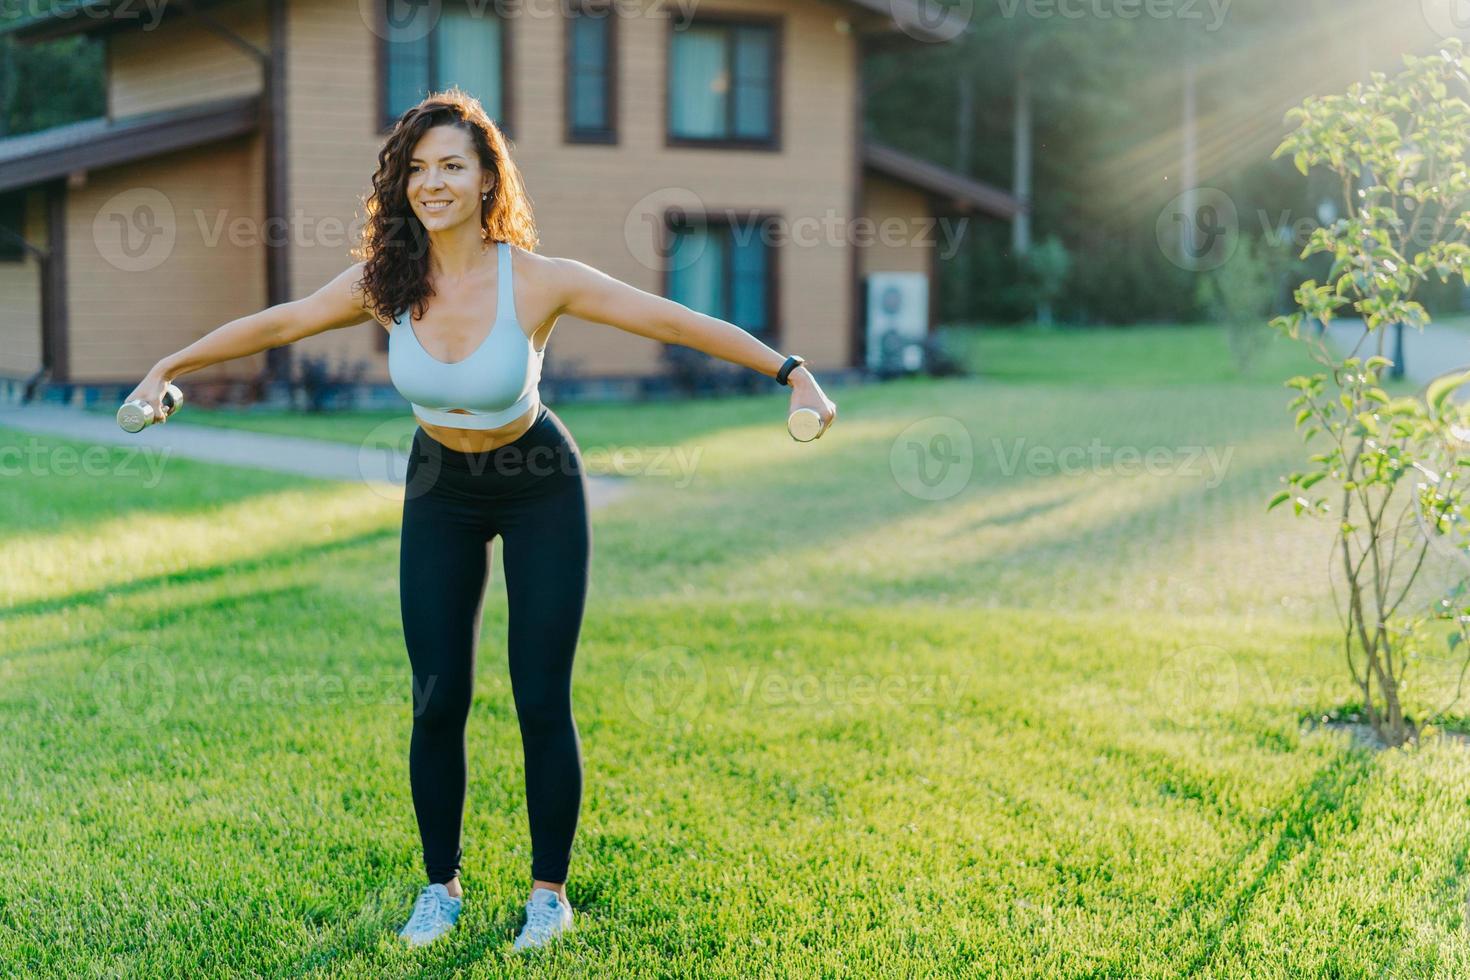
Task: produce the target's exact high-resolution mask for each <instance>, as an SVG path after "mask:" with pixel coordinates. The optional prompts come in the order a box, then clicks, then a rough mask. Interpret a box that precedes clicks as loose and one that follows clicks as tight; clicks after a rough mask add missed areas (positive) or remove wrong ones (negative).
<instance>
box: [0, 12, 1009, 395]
mask: <svg viewBox="0 0 1470 980" xmlns="http://www.w3.org/2000/svg"><path fill="white" fill-rule="evenodd" d="M906 2H908V0H712V2H711V4H710V5H709V6H706V5H705V4H702V3H701V4H698V5H697V6H696V5H693V4H691V5H689V6H687V7H675V6H655V5H650V4H642V5H639V4H633V3H629V2H627V0H619V2H617V3H616V4H612V5H611V6H609V0H570V3H569V2H568V0H515V2H514V3H511V2H510V0H496V2H495V3H491V2H489V0H443V3H442V6H441V4H440V3H437V2H436V3H431V4H427V5H419V6H417V7H413V6H404V5H396V4H394V3H393V2H392V0H378V2H376V3H375V2H374V0H362V2H360V3H350V2H345V0H176V2H174V3H170V4H165V5H164V6H161V7H154V6H151V5H138V4H128V3H126V2H118V0H82V2H80V3H77V4H73V5H71V6H62V7H58V8H57V9H55V10H52V11H50V12H48V13H45V14H42V15H39V16H36V17H33V18H30V19H27V20H23V21H18V22H13V23H10V24H7V25H4V26H3V27H0V32H3V33H9V34H11V35H12V36H13V37H15V38H16V39H18V40H20V41H22V42H26V43H32V42H41V41H45V40H48V39H52V38H56V37H60V36H63V35H67V34H71V33H75V32H82V31H86V32H91V33H94V34H96V35H98V36H99V38H100V40H101V41H102V43H104V44H105V45H106V75H107V78H106V82H107V102H106V104H107V108H108V111H107V115H106V116H105V117H104V118H99V119H94V120H87V121H84V122H78V123H74V124H69V125H64V126H59V127H54V128H52V129H48V130H45V131H41V132H37V133H30V134H26V135H22V136H16V137H11V138H8V139H4V140H0V391H6V392H8V393H9V394H10V395H11V396H12V397H15V396H16V395H17V393H21V392H24V397H29V396H30V394H31V392H33V391H36V390H39V391H40V392H41V393H42V394H43V395H44V396H45V397H48V398H59V399H68V400H74V401H84V402H90V401H92V400H94V399H97V398H110V397H114V396H117V395H119V394H120V393H126V391H128V390H131V388H132V386H133V385H135V384H136V383H137V381H138V379H140V378H141V377H142V376H143V374H144V373H145V372H146V371H147V370H148V368H149V367H151V366H152V364H153V363H154V362H155V361H156V360H157V359H158V358H159V357H161V356H163V355H164V354H166V353H168V352H170V351H172V350H175V349H178V348H181V347H184V346H186V345H187V344H189V343H191V342H193V341H194V340H196V339H197V338H199V337H201V336H203V335H204V334H205V333H207V332H209V331H210V330H212V329H214V328H215V327H217V326H219V325H221V324H223V323H226V322H228V321H230V320H232V319H234V318H236V317H240V316H244V315H246V314H249V313H252V312H255V311H257V310H260V309H262V308H265V307H267V306H271V305H274V304H277V303H282V302H286V301H289V300H291V299H295V298H299V297H302V296H306V295H309V294H310V293H311V292H313V291H314V290H316V289H317V288H318V287H319V286H320V285H321V284H323V283H325V282H327V281H328V280H330V279H331V278H332V277H333V276H335V275H337V274H338V273H339V272H341V271H342V269H343V268H345V267H346V266H347V265H349V264H351V261H352V259H351V257H350V256H349V254H348V253H349V250H350V249H351V248H352V247H353V246H354V245H355V244H356V243H357V240H358V230H359V228H360V226H361V222H362V221H363V219H364V215H363V211H362V208H361V201H362V198H363V197H364V196H365V195H366V193H367V192H368V190H369V189H370V177H371V174H372V172H373V170H374V168H375V166H376V162H377V153H378V150H379V149H380V147H381V145H382V141H383V139H384V137H385V136H386V134H387V132H388V130H389V129H390V128H391V126H392V123H393V121H394V120H395V119H396V118H397V117H398V115H399V114H400V113H401V112H402V111H403V110H404V109H406V108H408V107H409V106H411V105H412V104H414V103H415V102H416V101H417V100H418V99H419V98H421V97H422V96H423V95H424V94H425V93H426V92H428V91H430V90H434V89H441V88H446V87H448V86H450V85H458V86H459V87H460V88H462V89H464V90H466V91H468V92H470V93H471V94H473V95H475V96H476V97H478V98H479V99H480V101H481V102H482V104H483V105H484V106H485V108H486V110H487V111H488V112H489V113H490V115H491V116H492V117H493V118H495V119H496V121H497V122H498V123H499V124H500V125H501V126H502V128H503V129H504V130H505V132H506V135H507V137H508V138H509V139H510V140H511V143H512V151H513V153H514V154H515V156H516V160H517V162H518V164H519V165H520V167H521V169H522V171H523V174H524V176H525V179H526V183H527V190H528V192H529V194H530V196H531V199H532V205H533V207H534V209H535V214H536V219H537V225H538V229H539V231H540V234H541V244H540V247H539V250H540V251H543V252H546V253H548V254H554V255H563V256H568V257H571V258H577V259H581V260H582V261H585V262H587V263H588V264H589V265H592V266H595V267H597V268H599V269H602V270H603V271H605V272H607V273H608V274H609V275H612V276H615V277H617V278H619V279H622V280H624V281H626V282H629V283H631V284H633V285H635V286H638V287H640V288H642V289H646V290H648V291H650V292H656V293H660V294H662V295H666V296H670V297H671V298H674V299H677V300H679V301H680V302H683V303H685V304H686V305H688V306H690V307H692V308H695V309H699V310H702V311H704V312H707V313H710V314H712V315H715V316H719V317H722V318H724V319H727V320H730V321H731V322H734V323H737V324H739V325H740V326H742V327H744V328H746V329H748V330H751V331H752V332H753V333H755V334H756V335H758V336H760V337H761V338H762V339H763V340H764V341H766V342H767V343H768V344H770V345H771V346H772V347H774V348H776V349H778V350H781V351H785V352H797V353H801V354H803V355H805V356H806V357H807V358H808V359H809V361H810V362H811V364H812V365H813V368H814V370H816V371H818V372H819V373H821V374H823V376H832V375H834V374H835V375H837V376H839V377H852V376H861V375H862V374H864V373H866V372H867V370H868V365H869V363H870V360H871V351H870V350H869V348H870V347H871V346H872V345H871V342H870V334H871V329H870V328H871V321H872V319H873V317H872V316H871V315H870V314H871V313H872V312H873V311H871V310H868V309H867V308H868V307H869V306H870V305H871V304H869V303H868V301H867V294H868V292H869V289H868V286H869V284H871V283H873V282H876V281H879V279H880V278H881V277H882V276H884V275H891V274H903V273H909V274H910V276H909V281H910V282H920V283H921V284H927V282H929V281H931V280H932V278H933V274H934V263H935V261H936V253H937V251H938V248H939V247H940V246H942V245H943V244H944V243H945V241H944V235H942V234H941V233H940V232H941V229H939V228H936V227H935V222H936V220H937V219H939V218H941V217H945V216H960V215H963V216H970V215H974V216H978V217H980V218H982V219H1009V218H1011V217H1013V216H1014V215H1015V214H1016V213H1017V211H1018V209H1019V207H1020V205H1019V203H1018V202H1017V201H1016V200H1015V199H1014V198H1012V197H1011V196H1009V195H1007V194H1005V193H1003V192H1001V191H998V190H996V189H994V188H992V187H988V186H986V185H984V184H981V183H979V182H977V181H974V180H971V179H969V178H966V177H964V176H962V175H959V174H957V173H954V172H952V171H947V170H945V169H944V168H942V167H938V166H935V165H933V164H929V163H926V162H924V161H921V160H918V159H917V158H915V157H913V156H911V155H909V154H906V153H904V152H902V151H901V150H899V149H898V148H895V147H889V146H881V145H878V144H875V143H874V142H872V141H871V140H867V139H864V138H863V134H862V131H861V125H860V124H861V119H862V103H861V80H860V77H859V68H860V65H861V60H862V54H863V52H864V50H865V49H869V48H871V47H872V46H877V45H886V44H900V45H916V44H924V43H942V42H943V41H944V40H945V39H946V38H949V37H953V36H954V35H955V29H954V28H955V26H956V25H954V24H951V23H946V22H940V23H938V24H935V25H926V24H925V23H924V18H923V17H921V16H919V14H918V12H917V9H915V10H911V11H909V13H908V14H907V15H904V16H896V14H895V11H900V12H901V11H903V10H905V9H906V8H903V7H901V6H897V5H898V4H901V3H906ZM414 11H417V12H418V13H417V14H414V13H413V12H414ZM609 12H611V15H609ZM752 222H762V224H760V225H759V226H756V225H754V224H752ZM884 229H887V230H888V231H896V232H897V233H896V234H886V233H884ZM7 230H8V232H9V233H8V234H7V233H6V231H7ZM753 231H759V232H760V233H755V234H753V233H752V232H753ZM870 242H871V243H870ZM901 292H902V291H901V290H900V291H894V290H892V289H890V290H889V291H888V292H887V293H885V294H884V297H885V298H884V299H883V300H882V303H883V304H884V312H885V313H892V312H893V308H894V305H895V303H897V302H899V301H901V300H902V298H903V297H902V296H901V295H899V294H900V293H901ZM921 292H923V291H922V290H921ZM895 297H896V298H897V299H895ZM922 302H923V310H922V312H923V316H922V318H921V319H922V321H923V328H925V329H927V327H928V326H930V325H932V322H933V307H934V297H933V291H932V290H928V291H927V292H926V293H924V298H923V300H922ZM559 327H560V328H559V329H558V330H557V331H556V332H555V333H554V334H553V340H552V343H551V346H550V348H549V349H548V355H547V359H546V368H545V380H544V381H543V385H544V386H545V388H546V397H547V398H548V399H554V398H556V397H558V396H559V395H562V396H565V395H574V394H584V395H585V394H587V393H588V392H589V390H590V391H591V392H594V393H596V394H619V393H631V392H636V391H638V390H639V389H640V388H644V387H646V386H647V385H648V384H649V383H650V382H651V381H652V380H653V379H656V378H657V377H659V376H660V375H661V374H662V373H663V370H664V366H663V364H662V362H661V359H660V354H661V348H662V347H663V346H664V345H662V344H660V343H658V342H656V341H653V340H651V339H648V338H642V337H637V336H634V335H631V334H628V333H625V332H623V331H618V330H615V329H613V328H608V327H593V328H591V329H586V328H584V325H580V324H578V323H577V322H576V320H575V318H572V317H563V318H562V322H561V323H560V325H559ZM304 356H310V357H313V358H317V357H324V358H326V359H327V360H328V361H329V362H330V363H332V364H334V365H335V364H348V363H361V364H362V365H363V367H364V369H365V375H364V377H363V380H364V381H365V382H367V383H369V384H372V385H375V386H377V390H378V391H380V392H384V393H386V394H389V395H391V389H390V388H388V385H387V334H386V332H384V331H383V329H382V328H381V327H379V326H378V325H377V324H376V323H374V322H372V321H366V322H364V323H363V324H362V325H360V326H358V327H353V328H348V329H345V330H334V331H328V332H326V333H324V334H319V335H316V336H313V337H309V338H306V339H304V340H302V341H299V342H298V343H296V344H293V345H290V347H287V348H278V349H275V350H272V351H266V352H262V353H260V354H257V355H253V356H252V357H248V358H241V359H237V360H234V361H230V362H227V363H225V364H221V365H216V366H214V367H212V368H209V369H206V370H204V371H200V372H197V373H195V374H192V375H190V376H189V381H190V382H194V383H199V384H202V383H203V382H206V381H219V382H226V381H233V382H240V381H254V382H260V381H262V380H264V379H279V378H282V377H284V376H285V374H286V372H288V371H289V370H290V369H291V366H292V362H293V360H297V359H299V358H301V357H304Z"/></svg>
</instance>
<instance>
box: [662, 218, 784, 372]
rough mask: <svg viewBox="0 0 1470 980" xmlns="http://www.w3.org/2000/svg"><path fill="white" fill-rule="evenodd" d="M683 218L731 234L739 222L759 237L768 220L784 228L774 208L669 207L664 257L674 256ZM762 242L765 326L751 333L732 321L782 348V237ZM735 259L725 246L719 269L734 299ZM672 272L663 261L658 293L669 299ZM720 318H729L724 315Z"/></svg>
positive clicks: (774, 346)
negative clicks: (695, 209)
mask: <svg viewBox="0 0 1470 980" xmlns="http://www.w3.org/2000/svg"><path fill="white" fill-rule="evenodd" d="M681 220H687V221H690V222H692V223H696V224H703V225H706V226H709V227H710V228H723V229H726V231H727V233H728V234H730V235H732V236H733V235H734V234H735V232H734V231H733V230H731V227H732V226H733V225H737V224H738V225H741V226H743V227H746V228H750V229H751V231H750V232H749V233H750V234H752V235H757V236H759V235H760V234H761V232H760V230H759V228H760V226H761V225H764V224H766V223H768V222H775V223H776V226H777V227H778V228H779V227H781V225H780V221H781V213H780V212H779V211H777V210H774V209H766V208H733V207H731V208H705V209H704V210H702V211H689V210H688V209H685V208H679V207H672V208H666V209H665V210H664V213H663V216H662V220H661V221H660V222H659V241H658V249H659V251H658V253H657V254H659V255H662V256H665V257H671V256H672V255H673V254H674V247H675V245H676V240H675V236H676V234H677V230H676V227H675V226H676V224H677V223H678V222H679V221H681ZM762 244H763V245H764V247H765V250H766V263H765V265H766V271H765V279H764V281H763V284H764V286H765V301H766V302H765V313H766V329H765V330H763V331H761V332H760V333H751V332H750V330H749V328H747V327H745V326H744V325H743V324H740V323H738V322H736V321H733V320H731V321H729V322H731V323H735V325H736V326H738V327H740V328H741V329H742V330H745V331H746V332H747V333H750V335H751V336H752V337H756V338H758V339H759V340H760V341H761V342H762V343H764V344H766V345H767V346H769V347H773V348H775V349H776V350H780V349H781V342H782V333H783V331H782V329H781V290H780V285H781V277H780V275H779V266H780V258H781V251H782V250H781V244H782V240H781V239H780V238H779V237H778V238H777V239H776V240H775V241H772V242H771V243H770V244H766V243H764V242H762ZM734 260H735V250H734V249H733V248H728V249H726V250H725V264H724V267H723V268H722V269H721V270H720V277H721V280H722V281H723V284H724V286H725V295H726V297H727V298H728V299H729V301H732V302H733V298H734V295H735V276H734ZM670 272H671V270H670V269H669V263H668V261H667V260H666V261H665V262H664V263H663V268H662V269H661V270H660V277H659V295H660V296H664V297H668V298H672V297H670V296H669V292H670V285H671V276H670ZM721 319H728V318H725V317H721Z"/></svg>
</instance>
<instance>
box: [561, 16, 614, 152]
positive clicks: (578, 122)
mask: <svg viewBox="0 0 1470 980" xmlns="http://www.w3.org/2000/svg"><path fill="white" fill-rule="evenodd" d="M616 26H617V20H616V16H615V14H614V11H613V10H612V8H611V7H610V6H609V5H608V4H605V3H597V4H594V3H591V2H588V3H585V4H583V5H582V6H573V7H572V8H571V9H570V11H569V16H568V17H567V33H566V93H567V100H566V103H567V104H566V124H567V125H566V138H567V142H569V143H616V142H617V140H618V134H617V128H618V127H617V90H618V84H617V41H616V39H615V38H616V33H615V30H616Z"/></svg>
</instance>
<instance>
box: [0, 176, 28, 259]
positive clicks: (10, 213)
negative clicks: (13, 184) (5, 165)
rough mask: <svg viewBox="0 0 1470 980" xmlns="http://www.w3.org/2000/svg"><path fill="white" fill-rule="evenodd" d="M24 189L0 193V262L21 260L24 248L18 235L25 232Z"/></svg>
mask: <svg viewBox="0 0 1470 980" xmlns="http://www.w3.org/2000/svg"><path fill="white" fill-rule="evenodd" d="M25 193H26V192H25V191H18V192H17V191H12V192H10V193H8V194H0V262H23V261H25V257H26V250H25V249H23V248H21V245H20V236H22V235H24V234H25V230H26V228H25V219H26V198H25Z"/></svg>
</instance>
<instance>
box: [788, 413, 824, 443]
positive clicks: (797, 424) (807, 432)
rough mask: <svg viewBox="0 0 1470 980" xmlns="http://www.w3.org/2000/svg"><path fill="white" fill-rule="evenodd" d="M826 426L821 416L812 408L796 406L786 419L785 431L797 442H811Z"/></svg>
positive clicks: (819, 435)
mask: <svg viewBox="0 0 1470 980" xmlns="http://www.w3.org/2000/svg"><path fill="white" fill-rule="evenodd" d="M826 428H827V427H826V426H825V425H823V424H822V416H820V415H818V414H817V410H816V409H814V408H798V409H797V410H796V411H794V412H792V413H791V415H790V416H788V417H787V419H786V431H787V432H789V433H791V438H793V439H795V440H796V441H797V442H811V441H812V440H813V439H817V438H820V437H821V435H822V433H823V432H824V431H825V430H826Z"/></svg>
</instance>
